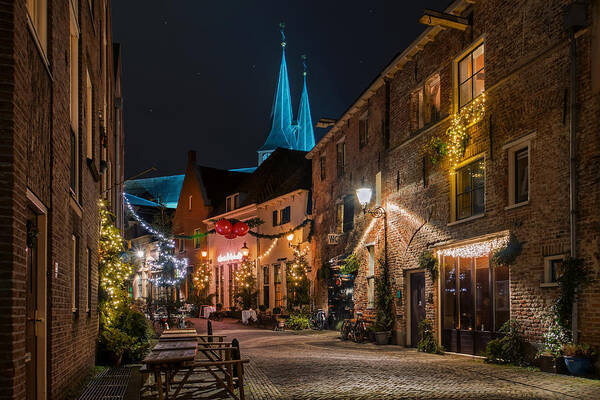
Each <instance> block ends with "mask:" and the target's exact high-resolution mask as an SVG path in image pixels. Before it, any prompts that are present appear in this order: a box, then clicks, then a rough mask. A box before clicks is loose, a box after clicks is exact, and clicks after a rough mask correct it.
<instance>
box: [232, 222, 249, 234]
mask: <svg viewBox="0 0 600 400" xmlns="http://www.w3.org/2000/svg"><path fill="white" fill-rule="evenodd" d="M248 229H249V228H248V224H247V223H245V222H242V221H240V222H236V223H235V225H233V233H235V234H236V235H237V236H244V235H245V234H246V233H248Z"/></svg>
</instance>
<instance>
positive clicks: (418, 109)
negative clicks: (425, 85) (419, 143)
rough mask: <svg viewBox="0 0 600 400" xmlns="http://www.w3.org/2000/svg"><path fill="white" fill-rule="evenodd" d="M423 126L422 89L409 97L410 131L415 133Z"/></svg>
mask: <svg viewBox="0 0 600 400" xmlns="http://www.w3.org/2000/svg"><path fill="white" fill-rule="evenodd" d="M424 125H425V121H424V119H423V89H419V90H416V91H414V92H413V93H411V95H410V130H411V131H416V130H418V129H421V128H422V127H423V126H424Z"/></svg>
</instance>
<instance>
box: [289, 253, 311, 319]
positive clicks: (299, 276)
mask: <svg viewBox="0 0 600 400" xmlns="http://www.w3.org/2000/svg"><path fill="white" fill-rule="evenodd" d="M307 273H308V261H307V260H306V251H304V252H303V251H300V250H298V249H294V261H293V262H291V263H289V264H287V267H286V282H287V285H286V286H287V304H288V307H295V306H303V305H307V304H309V303H310V293H309V289H310V282H309V280H308V274H307Z"/></svg>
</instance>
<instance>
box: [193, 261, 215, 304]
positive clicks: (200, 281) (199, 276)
mask: <svg viewBox="0 0 600 400" xmlns="http://www.w3.org/2000/svg"><path fill="white" fill-rule="evenodd" d="M210 276H211V273H210V267H209V265H208V263H203V264H202V265H200V266H199V267H198V269H196V271H195V272H194V278H193V283H194V289H196V294H197V295H198V296H200V295H202V296H206V292H207V291H208V288H209V287H210Z"/></svg>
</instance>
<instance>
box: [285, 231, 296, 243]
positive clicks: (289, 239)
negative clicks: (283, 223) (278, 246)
mask: <svg viewBox="0 0 600 400" xmlns="http://www.w3.org/2000/svg"><path fill="white" fill-rule="evenodd" d="M286 238H287V240H288V242H291V241H292V240H294V234H293V233H290V234H289V235H287V236H286Z"/></svg>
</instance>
